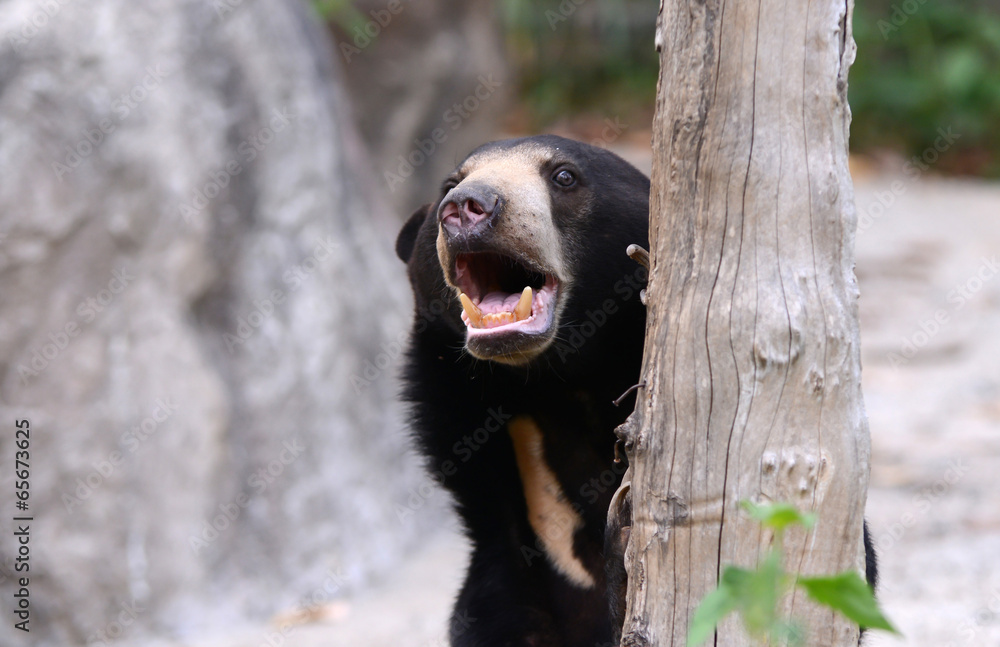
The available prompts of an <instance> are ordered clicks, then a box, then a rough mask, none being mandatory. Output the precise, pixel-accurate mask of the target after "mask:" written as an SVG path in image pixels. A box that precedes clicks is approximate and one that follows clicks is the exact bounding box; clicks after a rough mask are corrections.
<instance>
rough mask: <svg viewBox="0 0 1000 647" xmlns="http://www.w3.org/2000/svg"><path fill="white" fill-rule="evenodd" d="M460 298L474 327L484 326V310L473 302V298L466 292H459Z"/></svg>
mask: <svg viewBox="0 0 1000 647" xmlns="http://www.w3.org/2000/svg"><path fill="white" fill-rule="evenodd" d="M458 300H459V301H461V302H462V309H463V310H465V314H466V315H468V317H469V321H470V322H471V323H472V325H473V327H475V328H480V327H482V323H483V311H482V310H480V309H479V308H478V307H476V305H475V304H474V303H472V299H470V298H469V297H468V295H466V294H465V292H459V293H458Z"/></svg>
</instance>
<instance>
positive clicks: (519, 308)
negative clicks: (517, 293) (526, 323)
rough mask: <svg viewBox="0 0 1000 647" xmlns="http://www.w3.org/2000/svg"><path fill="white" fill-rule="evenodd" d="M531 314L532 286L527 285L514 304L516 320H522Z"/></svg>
mask: <svg viewBox="0 0 1000 647" xmlns="http://www.w3.org/2000/svg"><path fill="white" fill-rule="evenodd" d="M529 316H531V286H530V285H527V286H525V288H524V290H522V291H521V298H520V299H519V300H518V302H517V305H516V306H514V321H521V320H522V319H527V318H528V317H529Z"/></svg>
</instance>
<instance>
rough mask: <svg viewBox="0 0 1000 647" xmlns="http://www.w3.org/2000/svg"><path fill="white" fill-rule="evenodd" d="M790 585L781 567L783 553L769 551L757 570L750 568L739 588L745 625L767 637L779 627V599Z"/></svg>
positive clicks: (752, 631)
mask: <svg viewBox="0 0 1000 647" xmlns="http://www.w3.org/2000/svg"><path fill="white" fill-rule="evenodd" d="M785 586H786V578H785V573H784V571H783V570H782V568H781V555H780V554H779V553H778V551H776V550H771V551H769V552H768V554H767V557H765V558H764V561H762V562H761V563H760V566H758V567H757V570H756V571H750V576H749V577H747V578H746V579H745V580H744V581H743V583H742V587H741V589H740V590H739V591H738V599H739V605H740V613H741V614H742V616H743V624H744V625H745V626H746V628H747V631H748V632H749V633H750V635H751V636H755V637H758V638H763V637H765V636H767V635H768V634H770V633H771V632H772V631H773V630H774V628H775V627H776V626H777V624H778V622H779V620H778V600H779V599H780V598H781V596H782V594H783V593H784V590H783V589H784V588H785Z"/></svg>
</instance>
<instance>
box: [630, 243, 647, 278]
mask: <svg viewBox="0 0 1000 647" xmlns="http://www.w3.org/2000/svg"><path fill="white" fill-rule="evenodd" d="M625 253H626V254H628V256H629V258H631V259H632V260H633V261H635V262H636V263H638V264H639V265H642V266H643V267H645V268H646V271H647V272H648V271H649V252H648V251H646V249H645V248H643V247H642V246H641V245H636V244H635V243H633V244H631V245H629V246H628V247H626V248H625Z"/></svg>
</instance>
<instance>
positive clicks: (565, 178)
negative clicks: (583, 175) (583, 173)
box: [552, 169, 576, 186]
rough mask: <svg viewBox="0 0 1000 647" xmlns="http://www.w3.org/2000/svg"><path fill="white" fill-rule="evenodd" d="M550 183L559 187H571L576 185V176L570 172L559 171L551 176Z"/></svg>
mask: <svg viewBox="0 0 1000 647" xmlns="http://www.w3.org/2000/svg"><path fill="white" fill-rule="evenodd" d="M552 181H553V182H555V183H556V184H558V185H559V186H573V185H574V184H576V176H575V175H573V172H572V171H568V170H566V169H561V170H559V171H556V172H555V174H553V176H552Z"/></svg>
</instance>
